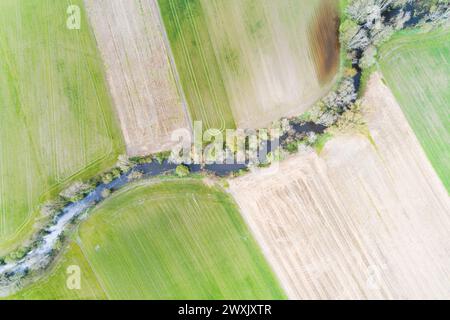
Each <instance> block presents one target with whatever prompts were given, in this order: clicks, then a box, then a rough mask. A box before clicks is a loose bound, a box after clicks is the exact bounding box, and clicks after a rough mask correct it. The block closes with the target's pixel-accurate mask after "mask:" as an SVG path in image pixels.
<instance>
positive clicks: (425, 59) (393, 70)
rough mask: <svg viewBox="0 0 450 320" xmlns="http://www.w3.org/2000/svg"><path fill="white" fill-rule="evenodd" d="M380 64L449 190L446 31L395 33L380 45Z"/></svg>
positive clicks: (449, 54) (449, 43) (449, 47)
mask: <svg viewBox="0 0 450 320" xmlns="http://www.w3.org/2000/svg"><path fill="white" fill-rule="evenodd" d="M380 66H381V70H382V72H383V75H384V77H385V79H386V83H387V85H388V86H389V87H390V88H391V89H392V91H393V93H394V95H395V97H396V99H397V100H398V102H399V103H400V106H401V107H402V110H403V112H404V113H405V115H406V118H407V119H408V122H409V123H410V125H411V127H412V128H413V130H414V132H415V133H416V135H417V138H418V140H419V141H420V143H421V145H422V147H423V149H424V150H425V152H426V154H427V156H428V158H429V159H430V161H431V163H432V165H433V167H434V169H435V170H436V172H437V173H438V175H439V177H440V178H441V180H442V182H443V184H444V185H445V187H446V188H447V191H448V192H450V112H449V110H450V109H449V105H450V87H449V83H450V30H437V31H434V32H431V33H426V34H423V33H419V32H402V33H399V34H397V35H396V36H395V37H394V38H393V39H392V40H391V41H389V42H388V43H387V44H385V45H384V46H383V47H382V48H381V50H380Z"/></svg>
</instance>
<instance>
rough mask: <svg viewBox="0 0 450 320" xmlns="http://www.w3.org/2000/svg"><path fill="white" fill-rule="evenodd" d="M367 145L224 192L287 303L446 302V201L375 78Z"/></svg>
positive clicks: (310, 159) (449, 217)
mask: <svg viewBox="0 0 450 320" xmlns="http://www.w3.org/2000/svg"><path fill="white" fill-rule="evenodd" d="M364 106H365V107H364V108H365V111H364V112H365V116H366V119H367V121H368V127H369V131H370V136H371V138H372V139H368V138H367V137H366V136H363V135H358V134H347V135H342V136H339V137H336V138H334V139H333V140H331V141H330V142H329V143H327V145H326V146H325V148H324V149H323V151H322V153H321V154H320V156H318V155H317V154H316V153H315V152H312V151H311V152H304V153H302V154H299V155H296V156H293V157H291V158H289V159H287V160H286V161H284V162H282V163H281V164H280V169H279V171H278V173H277V174H275V175H273V176H267V175H264V174H263V172H255V173H252V174H250V175H247V176H244V177H241V178H238V179H235V180H231V181H230V190H231V193H232V194H233V195H234V197H235V199H236V200H237V202H238V204H239V206H240V208H241V210H242V212H243V215H244V217H245V219H246V221H247V223H248V224H249V226H250V227H251V229H252V231H253V233H254V235H255V236H256V239H257V240H258V242H259V243H260V244H261V246H262V247H263V250H264V252H265V255H266V257H267V259H268V260H269V262H270V263H271V265H272V267H273V269H274V270H275V272H276V273H277V275H278V277H279V279H280V280H281V282H282V284H283V286H284V288H285V290H286V292H287V294H288V296H289V297H290V298H291V299H366V298H368V299H403V298H404V299H419V298H420V299H422V298H423V299H431V298H437V299H442V298H447V299H449V298H450V286H449V285H448V280H449V279H450V254H449V253H450V235H449V232H448V230H450V200H449V197H448V194H447V192H446V190H445V188H444V186H443V184H442V182H441V181H440V180H439V178H438V177H437V175H436V173H435V172H434V171H433V169H432V167H431V165H430V163H429V161H428V160H427V158H426V156H425V154H424V152H423V150H422V149H421V147H420V145H419V143H418V141H417V139H416V137H415V135H414V134H413V132H412V130H411V128H410V127H409V125H408V123H407V121H406V119H405V117H404V115H403V114H402V112H401V109H400V107H399V105H398V104H397V102H396V101H395V99H394V97H393V95H392V93H391V92H390V91H389V89H388V88H387V87H386V86H385V85H384V84H383V83H382V81H381V76H380V75H379V74H375V75H374V76H373V77H372V78H371V80H370V82H369V85H368V92H367V93H366V96H365V99H364Z"/></svg>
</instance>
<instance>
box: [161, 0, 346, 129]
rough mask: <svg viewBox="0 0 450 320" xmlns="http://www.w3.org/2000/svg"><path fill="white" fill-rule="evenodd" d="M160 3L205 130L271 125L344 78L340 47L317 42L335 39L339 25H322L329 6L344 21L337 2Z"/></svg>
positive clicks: (192, 104)
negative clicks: (341, 70)
mask: <svg viewBox="0 0 450 320" xmlns="http://www.w3.org/2000/svg"><path fill="white" fill-rule="evenodd" d="M158 4H159V7H160V11H161V15H162V18H163V21H164V24H165V27H166V30H167V35H168V38H169V41H170V44H171V48H172V52H173V54H174V57H175V61H176V65H177V71H178V73H179V75H180V78H181V82H182V86H183V88H184V92H185V94H186V97H187V101H188V104H189V109H190V113H191V117H192V120H193V121H196V120H201V121H203V124H204V127H205V128H218V129H224V128H233V127H234V125H236V126H237V127H240V128H257V127H264V126H266V125H267V124H269V123H270V122H272V121H273V120H274V119H278V118H280V117H283V116H294V115H298V114H301V113H302V112H304V111H305V110H306V108H308V107H310V106H311V105H312V104H313V103H315V102H316V101H317V100H319V99H320V98H321V97H322V96H323V95H325V94H326V93H327V92H328V91H329V89H330V88H331V87H332V86H333V83H334V80H336V79H337V78H338V77H337V76H336V73H337V71H338V70H337V69H338V64H339V63H338V60H339V57H338V56H339V50H338V48H334V47H333V48H331V49H332V50H329V49H330V48H328V47H327V46H322V44H323V42H324V41H315V40H316V39H323V38H327V37H328V39H330V37H329V34H328V33H329V31H330V30H329V29H330V27H331V28H333V26H334V24H333V23H326V25H325V26H324V27H323V28H320V24H323V23H324V22H327V21H328V20H326V19H324V18H325V17H326V15H327V13H330V12H332V13H333V15H334V16H333V17H330V19H329V20H333V21H335V20H334V19H336V21H337V4H336V5H335V4H334V3H333V2H332V1H328V0H314V1H310V2H308V3H307V4H306V3H304V2H299V1H294V0H281V1H276V2H273V1H267V0H264V1H254V0H246V1H236V0H230V1H223V0H214V1H205V0H189V1H188V0H170V1H158ZM335 7H336V8H335ZM335 9H336V10H335ZM335 31H336V37H335V39H334V38H332V39H334V40H336V41H337V26H336V30H335ZM331 33H333V30H331ZM336 41H335V42H333V44H334V45H337V42H336ZM316 42H317V45H315V44H316ZM335 60H336V61H335ZM322 62H324V63H325V62H328V63H327V64H326V65H324V66H321V65H320V66H318V64H321V63H322ZM330 62H331V63H330ZM320 74H321V75H322V79H320Z"/></svg>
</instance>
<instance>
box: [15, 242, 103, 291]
mask: <svg viewBox="0 0 450 320" xmlns="http://www.w3.org/2000/svg"><path fill="white" fill-rule="evenodd" d="M70 266H78V267H79V268H80V280H81V282H80V284H81V289H80V290H71V289H69V287H68V286H67V279H68V276H69V275H68V273H67V271H68V267H70ZM106 298H107V296H106V294H105V293H104V291H103V289H102V288H101V286H100V284H99V283H98V281H97V278H96V276H95V274H94V273H93V271H92V269H91V267H90V266H89V263H88V262H87V260H86V258H85V257H84V255H83V252H82V251H81V249H80V247H79V246H78V245H77V244H76V243H72V244H71V245H70V246H69V248H68V250H67V251H66V253H65V254H64V256H63V258H62V260H61V261H59V262H58V265H57V266H56V267H55V268H54V270H51V273H50V275H49V276H48V277H46V278H44V279H42V280H41V281H39V282H37V283H34V284H32V285H31V286H29V287H27V288H26V289H25V290H23V291H21V292H19V293H17V294H15V295H13V296H10V297H8V299H11V300H68V299H69V300H80V299H99V300H100V299H102V300H103V299H106Z"/></svg>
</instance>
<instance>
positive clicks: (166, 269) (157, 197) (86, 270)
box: [21, 179, 285, 299]
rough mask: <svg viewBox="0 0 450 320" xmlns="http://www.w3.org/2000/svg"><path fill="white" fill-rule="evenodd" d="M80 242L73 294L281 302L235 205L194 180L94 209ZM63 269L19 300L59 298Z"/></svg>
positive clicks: (129, 193) (138, 191)
mask: <svg viewBox="0 0 450 320" xmlns="http://www.w3.org/2000/svg"><path fill="white" fill-rule="evenodd" d="M78 244H79V246H80V248H81V250H82V252H83V254H84V256H85V259H86V261H88V262H89V263H85V262H83V261H81V262H80V263H81V270H82V279H85V278H84V277H87V280H86V281H84V284H86V285H87V286H86V287H85V288H84V287H82V291H81V292H80V293H77V295H78V297H86V293H90V294H92V296H88V298H103V297H104V296H105V294H104V293H106V296H107V297H108V298H111V299H283V298H285V295H284V293H283V292H282V290H281V289H280V286H279V284H278V282H277V280H276V279H275V277H274V274H273V273H272V271H271V269H270V268H269V266H268V264H267V262H266V261H265V259H264V257H263V255H262V253H261V250H260V248H259V247H258V245H257V244H256V242H255V241H254V240H253V237H252V235H251V234H250V232H249V230H248V229H247V227H246V225H245V223H244V221H243V219H242V217H241V216H240V214H239V211H238V208H237V206H236V205H235V203H234V202H233V200H232V199H231V198H230V197H229V196H228V195H227V194H226V193H224V192H222V191H221V190H219V189H218V188H217V187H214V186H212V187H210V186H207V185H205V184H204V183H203V182H202V181H201V180H199V179H196V180H193V179H188V180H173V181H171V180H169V181H164V182H154V183H150V184H149V183H148V182H147V183H146V184H139V185H134V186H130V187H128V188H127V189H125V190H123V191H121V192H119V193H117V194H116V195H114V196H113V197H112V198H111V199H109V200H107V201H106V202H104V203H103V204H102V205H101V206H100V207H98V208H97V209H95V210H94V211H93V212H92V216H91V217H90V218H89V219H88V220H87V221H86V222H85V223H83V224H82V226H81V227H80V230H79V239H78ZM75 249H76V248H75ZM78 255H79V253H76V252H75V251H74V249H72V250H71V251H70V256H69V257H74V256H78ZM69 263H71V262H70V261H68V262H64V263H63V265H64V268H65V266H66V265H68V264H69ZM61 270H62V269H61ZM57 272H58V271H57ZM63 272H64V270H62V271H59V273H58V274H57V275H53V276H52V277H51V278H50V280H48V281H45V282H42V284H39V283H37V284H36V285H35V287H33V288H30V289H27V290H25V291H24V293H21V296H22V297H28V298H30V297H32V298H34V299H39V298H50V297H52V298H60V297H61V295H60V293H61V292H66V290H65V289H59V288H60V286H62V285H65V282H66V278H67V276H63ZM93 275H95V276H93ZM97 284H98V285H97ZM47 288H48V289H47ZM53 288H58V289H57V290H56V291H55V292H56V293H55V296H52V293H51V292H52V291H51V290H53ZM93 288H94V289H93ZM99 288H101V289H99ZM29 290H31V293H28V292H27V291H29ZM48 292H50V293H48ZM64 297H67V298H72V297H75V298H76V297H77V296H75V295H74V294H72V293H69V294H67V295H66V296H64Z"/></svg>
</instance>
